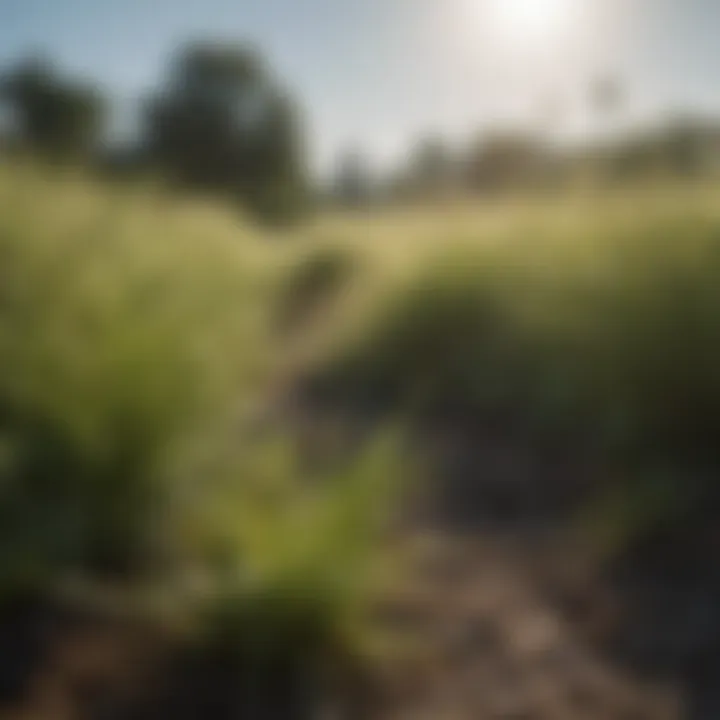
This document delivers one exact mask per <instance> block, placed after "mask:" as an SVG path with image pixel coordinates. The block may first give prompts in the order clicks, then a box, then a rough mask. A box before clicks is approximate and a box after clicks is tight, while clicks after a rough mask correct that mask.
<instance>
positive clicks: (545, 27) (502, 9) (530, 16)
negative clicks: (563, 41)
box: [486, 0, 580, 39]
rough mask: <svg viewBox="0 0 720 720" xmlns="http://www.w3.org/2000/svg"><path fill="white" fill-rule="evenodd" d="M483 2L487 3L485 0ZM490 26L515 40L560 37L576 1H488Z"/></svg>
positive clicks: (578, 0) (577, 0)
mask: <svg viewBox="0 0 720 720" xmlns="http://www.w3.org/2000/svg"><path fill="white" fill-rule="evenodd" d="M486 1H487V0H486ZM490 1H491V2H492V3H493V5H492V15H493V16H494V18H493V19H494V23H493V24H494V25H496V27H497V30H498V32H499V33H500V34H502V35H509V36H514V37H516V38H518V39H522V38H526V39H530V38H538V37H545V38H547V37H549V36H555V35H557V34H559V33H561V32H562V31H563V30H564V29H565V27H566V26H567V23H568V21H569V20H570V17H571V15H572V13H573V10H574V9H575V8H576V6H577V3H578V2H580V0H490Z"/></svg>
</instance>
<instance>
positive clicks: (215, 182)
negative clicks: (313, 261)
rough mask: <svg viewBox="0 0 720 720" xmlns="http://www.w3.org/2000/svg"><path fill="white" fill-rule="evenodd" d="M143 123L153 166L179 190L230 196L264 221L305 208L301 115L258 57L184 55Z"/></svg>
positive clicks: (202, 47) (213, 52) (216, 49)
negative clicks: (243, 203) (172, 181)
mask: <svg viewBox="0 0 720 720" xmlns="http://www.w3.org/2000/svg"><path fill="white" fill-rule="evenodd" d="M146 120H147V122H146V132H147V135H146V138H145V144H146V149H147V152H148V155H149V158H150V159H151V160H152V161H153V162H154V163H155V164H156V165H158V166H159V168H160V169H161V170H162V171H164V172H165V173H166V174H167V175H168V176H169V177H170V178H171V179H173V180H174V181H176V182H177V183H179V184H181V185H183V186H185V187H188V188H190V189H198V190H205V191H211V192H219V193H222V194H225V195H229V196H231V197H233V198H235V199H239V200H241V201H243V202H245V203H246V204H247V205H248V206H249V207H250V208H251V209H254V210H256V211H258V212H260V213H262V214H263V215H265V216H285V215H286V214H290V213H292V212H294V211H295V210H296V209H297V208H298V207H299V205H300V204H301V200H302V196H303V194H304V190H305V165H304V157H303V143H302V137H301V132H300V122H299V118H298V113H297V109H296V106H295V104H294V102H293V101H292V99H291V98H290V96H289V95H288V94H287V93H286V92H284V90H283V89H282V88H280V87H279V86H278V85H277V83H276V82H275V80H274V78H273V77H272V76H271V74H270V72H269V70H268V68H267V66H266V64H265V62H264V60H263V58H262V57H261V56H260V55H259V54H258V53H257V52H255V51H254V50H252V49H250V48H247V47H244V46H234V45H231V46H218V45H215V44H192V45H190V46H188V47H186V48H185V49H183V50H182V51H181V52H180V54H179V55H178V56H177V57H176V58H175V60H174V63H173V65H172V67H171V71H170V75H169V78H168V81H167V83H166V85H165V87H163V88H162V89H161V91H160V92H159V93H158V94H157V95H156V96H155V97H154V98H152V99H151V100H150V102H149V104H148V109H147V118H146Z"/></svg>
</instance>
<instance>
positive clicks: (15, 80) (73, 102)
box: [0, 58, 105, 159]
mask: <svg viewBox="0 0 720 720" xmlns="http://www.w3.org/2000/svg"><path fill="white" fill-rule="evenodd" d="M0 94H1V96H2V100H3V102H4V104H5V106H6V107H7V108H8V110H9V111H10V113H11V115H12V117H13V118H14V120H15V123H16V126H17V127H16V130H17V134H18V136H19V139H20V141H21V143H22V145H24V146H25V147H27V148H29V149H30V150H31V151H33V152H35V153H39V154H41V155H44V156H45V157H49V158H52V159H58V158H77V157H79V156H80V157H82V156H87V154H88V153H89V152H90V151H92V150H94V146H95V144H96V143H97V141H98V139H99V137H100V135H101V133H102V130H103V123H104V119H105V117H104V114H105V104H104V100H103V98H102V96H101V95H100V93H99V92H98V91H97V89H95V88H93V87H89V86H84V85H82V84H79V83H77V82H70V81H67V80H65V79H64V78H62V77H60V76H59V75H58V74H57V72H56V70H55V68H54V67H53V66H52V65H51V64H50V63H49V62H46V61H44V60H42V59H39V58H30V59H27V60H25V61H22V62H20V63H18V64H17V65H16V66H15V67H13V68H11V69H10V70H8V71H7V72H6V73H5V75H4V76H3V78H2V82H1V90H0Z"/></svg>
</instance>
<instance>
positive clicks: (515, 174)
mask: <svg viewBox="0 0 720 720" xmlns="http://www.w3.org/2000/svg"><path fill="white" fill-rule="evenodd" d="M544 159H545V158H544V153H543V150H542V147H541V145H540V143H539V142H538V141H537V139H536V138H535V137H533V136H531V135H527V134H524V133H520V132H510V131H506V132H494V133H491V134H489V135H488V136H486V137H484V138H483V139H481V140H480V141H479V142H477V143H476V145H475V146H474V147H472V148H471V149H470V151H469V153H468V156H467V160H466V181H467V182H468V184H469V185H470V187H472V188H474V189H483V190H496V189H507V188H511V187H522V186H524V185H527V184H528V183H529V182H532V181H533V180H534V179H535V178H536V177H537V176H538V173H539V171H540V170H541V169H542V167H543V162H544Z"/></svg>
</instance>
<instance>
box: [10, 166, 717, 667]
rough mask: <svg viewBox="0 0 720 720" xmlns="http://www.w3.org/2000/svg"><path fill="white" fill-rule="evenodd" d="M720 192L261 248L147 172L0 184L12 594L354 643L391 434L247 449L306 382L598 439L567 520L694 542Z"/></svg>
mask: <svg viewBox="0 0 720 720" xmlns="http://www.w3.org/2000/svg"><path fill="white" fill-rule="evenodd" d="M717 192H718V188H716V187H710V186H707V185H702V186H688V185H684V186H670V185H662V186H656V187H646V188H642V189H638V188H636V189H627V188H626V189H624V190H623V191H622V192H620V191H616V192H614V193H613V192H611V191H603V192H600V191H590V190H584V191H578V192H577V193H575V194H574V195H572V196H567V195H565V196H562V197H561V196H553V197H544V198H508V199H503V200H495V201H490V200H482V199H479V200H477V201H475V202H472V203H470V202H462V203H456V204H455V205H449V204H448V205H444V206H442V207H437V208H433V209H429V208H428V209H424V208H416V209H412V210H409V209H404V210H401V209H387V210H378V211H373V212H357V213H354V214H349V213H345V214H341V213H336V214H332V215H331V214H327V215H325V216H322V217H319V218H316V219H314V220H313V221H312V222H310V223H308V224H306V225H305V226H303V227H301V228H298V229H296V230H293V231H282V232H281V231H276V232H269V231H259V230H257V229H255V228H254V227H253V226H252V225H251V224H250V223H248V222H246V221H244V220H243V218H242V217H239V216H238V215H237V214H233V213H231V212H230V211H228V210H226V209H223V208H222V207H219V206H213V205H212V204H210V203H202V202H194V203H192V202H189V201H186V202H184V203H179V202H177V201H176V200H174V199H173V198H172V197H170V196H168V195H167V194H165V193H164V192H163V191H162V190H161V189H159V188H157V187H152V186H150V185H145V186H139V185H137V186H118V187H114V188H105V187H101V186H99V185H95V184H93V183H92V182H90V181H88V180H86V179H83V178H82V177H79V176H71V175H62V176H59V175H58V176H55V177H51V176H49V175H47V174H45V173H44V172H42V171H40V170H37V169H35V168H32V167H12V168H4V169H3V170H2V173H1V174H0V461H1V463H2V465H1V467H0V538H1V540H0V582H1V585H0V592H2V593H3V594H4V595H6V596H8V597H10V596H13V595H15V594H17V593H18V592H20V591H22V592H26V591H27V590H28V589H32V591H42V592H45V591H55V590H57V589H58V588H61V587H64V586H65V585H67V584H69V583H72V582H74V581H76V580H78V579H82V580H83V581H87V582H90V584H102V583H104V582H106V581H107V579H108V578H112V579H113V582H116V581H117V579H118V578H121V579H122V581H123V583H127V584H129V585H132V586H139V587H141V588H142V589H143V592H145V591H148V590H149V591H152V592H155V591H158V592H160V593H165V594H167V595H169V596H172V597H173V598H174V603H171V604H180V605H182V612H184V613H188V614H189V615H190V616H191V617H193V618H202V619H203V620H201V621H200V620H198V621H197V622H199V623H200V624H202V623H203V622H206V623H208V625H207V626H203V627H205V629H208V628H210V629H212V631H213V632H214V631H215V629H217V628H218V627H219V628H220V629H221V634H222V635H223V637H224V638H225V639H226V640H227V638H231V639H233V638H234V639H235V640H234V642H235V644H236V646H237V647H243V648H255V650H254V651H253V652H257V653H260V652H262V653H267V652H271V653H279V654H280V655H281V656H282V657H283V658H284V659H285V660H287V659H288V658H290V659H291V660H290V662H294V663H295V664H296V665H297V666H303V665H305V664H306V662H307V658H308V652H310V650H309V648H310V649H311V651H312V653H313V656H314V654H315V653H317V654H318V655H323V654H326V653H333V652H339V651H338V650H337V648H338V646H342V647H343V650H342V652H347V649H348V648H349V647H352V648H356V644H357V634H358V633H362V632H365V630H359V629H358V628H359V627H360V626H362V622H361V621H360V619H359V618H361V617H362V616H363V612H364V610H366V609H367V608H368V607H369V604H370V603H371V602H372V600H371V596H372V593H373V592H375V591H376V589H378V588H379V587H380V586H381V585H382V582H380V581H377V580H376V578H377V577H378V576H382V575H383V572H382V570H383V567H384V566H385V564H386V561H387V559H388V558H387V553H386V552H385V551H384V550H383V547H384V546H383V537H384V534H383V533H384V532H385V530H386V528H387V519H388V517H389V515H390V514H391V512H392V509H393V507H394V505H393V503H395V502H397V500H398V498H399V497H400V495H399V494H398V492H399V490H400V482H399V478H400V476H401V475H402V476H404V480H405V481H408V480H409V481H410V482H412V479H413V478H412V474H411V473H410V472H409V471H408V470H407V468H406V467H405V466H402V467H401V463H400V460H399V459H398V457H397V456H398V455H399V454H400V453H399V452H395V451H394V448H396V447H397V446H398V444H399V443H398V441H397V439H396V440H395V443H393V442H391V441H390V440H383V438H382V437H381V440H380V441H379V442H378V443H376V444H375V445H371V446H370V447H369V448H368V449H367V450H366V451H364V453H363V454H362V456H361V457H360V458H359V459H358V458H354V459H352V460H347V459H346V461H345V462H344V463H342V465H341V466H340V467H338V466H336V465H335V464H330V467H329V469H327V468H326V469H325V470H324V471H323V472H322V473H321V474H322V475H323V482H321V483H319V484H317V483H310V484H309V483H308V478H307V475H308V471H307V470H306V469H305V467H304V463H303V461H302V460H303V458H302V457H298V456H297V451H296V449H295V448H294V443H293V441H292V437H290V436H288V431H287V428H285V429H284V428H283V427H282V423H281V424H280V425H279V426H278V427H277V428H271V429H270V432H269V437H265V436H263V437H262V438H261V439H258V438H257V437H256V436H254V435H252V434H249V433H248V432H247V428H248V427H249V424H250V423H251V421H252V419H253V418H254V417H256V416H257V414H258V413H260V412H261V411H262V410H263V408H264V407H265V406H266V405H267V404H268V402H269V401H270V399H274V398H277V395H278V393H282V392H285V391H288V390H290V389H292V388H293V387H294V385H295V384H296V383H299V382H300V381H301V379H302V380H304V379H305V378H307V377H312V378H313V379H314V380H316V381H317V382H319V383H320V384H321V385H322V386H323V387H326V388H327V392H328V396H329V397H330V399H331V402H337V404H338V406H339V407H342V408H343V411H344V412H346V413H350V414H352V413H353V412H356V411H357V408H359V407H362V406H363V403H366V402H367V401H368V399H370V400H372V403H373V405H374V406H376V407H378V408H380V410H381V417H382V418H384V419H385V420H386V421H387V422H389V423H394V424H395V425H396V424H397V420H398V418H401V419H402V422H403V423H404V424H405V425H406V426H407V428H410V429H412V427H414V425H415V424H416V423H417V422H418V421H419V420H422V419H426V418H428V417H438V416H442V415H443V414H449V413H457V412H462V413H463V416H464V417H471V418H472V417H475V418H484V417H486V416H487V415H488V414H489V413H504V414H505V415H507V416H510V417H511V418H512V421H513V423H515V424H516V425H517V426H521V427H522V428H524V429H526V430H527V432H528V433H532V434H533V436H536V437H546V438H549V440H548V441H549V442H550V441H553V442H558V441H559V442H565V443H567V444H569V445H570V444H573V443H576V442H580V441H583V440H586V439H588V438H590V439H591V441H592V443H593V444H594V446H595V447H596V448H598V449H599V452H600V453H601V454H602V457H603V458H604V459H606V460H607V462H608V466H611V467H613V468H614V469H615V470H616V471H617V474H616V475H613V476H612V477H608V478H607V483H606V484H605V485H602V484H601V486H599V487H596V488H595V491H596V495H593V496H592V499H588V498H586V501H587V502H586V504H585V505H583V506H582V507H578V508H577V514H576V515H573V516H572V517H570V518H568V519H567V520H568V525H569V526H576V525H578V524H580V525H582V526H583V527H584V528H585V527H586V528H587V529H592V532H593V533H596V535H595V536H594V537H595V538H596V540H597V542H599V543H601V544H603V545H604V551H605V550H607V551H612V552H621V551H622V549H623V548H625V547H626V546H627V545H628V544H629V543H630V542H631V541H632V540H633V539H634V538H636V537H637V536H645V535H648V534H652V533H653V532H655V531H656V530H657V529H658V528H659V527H662V528H668V527H670V528H674V529H676V531H677V532H681V533H682V532H686V531H687V528H689V527H692V528H693V532H694V531H695V530H697V528H698V527H700V526H704V525H707V524H708V522H711V520H708V519H707V514H708V510H709V508H710V507H711V503H712V499H713V498H714V497H715V495H716V490H715V487H714V485H715V482H714V475H715V473H716V471H717V469H718V465H719V464H720V457H719V456H718V451H717V449H716V431H717V429H718V426H720V371H719V370H718V368H720V323H719V322H718V320H719V319H720V283H718V278H719V277H720V202H718V195H717ZM383 427H384V426H383V424H382V423H381V424H380V425H379V426H378V430H380V431H382V430H383ZM393 430H394V433H391V434H390V435H391V436H392V437H395V435H397V432H396V431H395V427H393ZM380 435H381V436H382V435H383V433H382V432H380ZM477 471H478V474H479V475H480V476H482V473H483V467H482V464H481V465H480V466H479V467H478V468H477ZM311 474H312V473H311ZM408 475H409V477H408ZM440 481H442V478H440ZM605 546H606V547H605ZM393 560H394V561H395V560H396V559H395V558H393ZM376 585H377V587H376ZM378 591H379V590H378ZM180 598H182V600H180ZM208 618H210V619H209V620H208ZM258 638H259V640H258ZM350 638H352V639H350ZM254 657H255V658H256V660H257V657H258V656H257V655H255V656H254ZM263 657H265V656H264V655H263Z"/></svg>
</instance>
